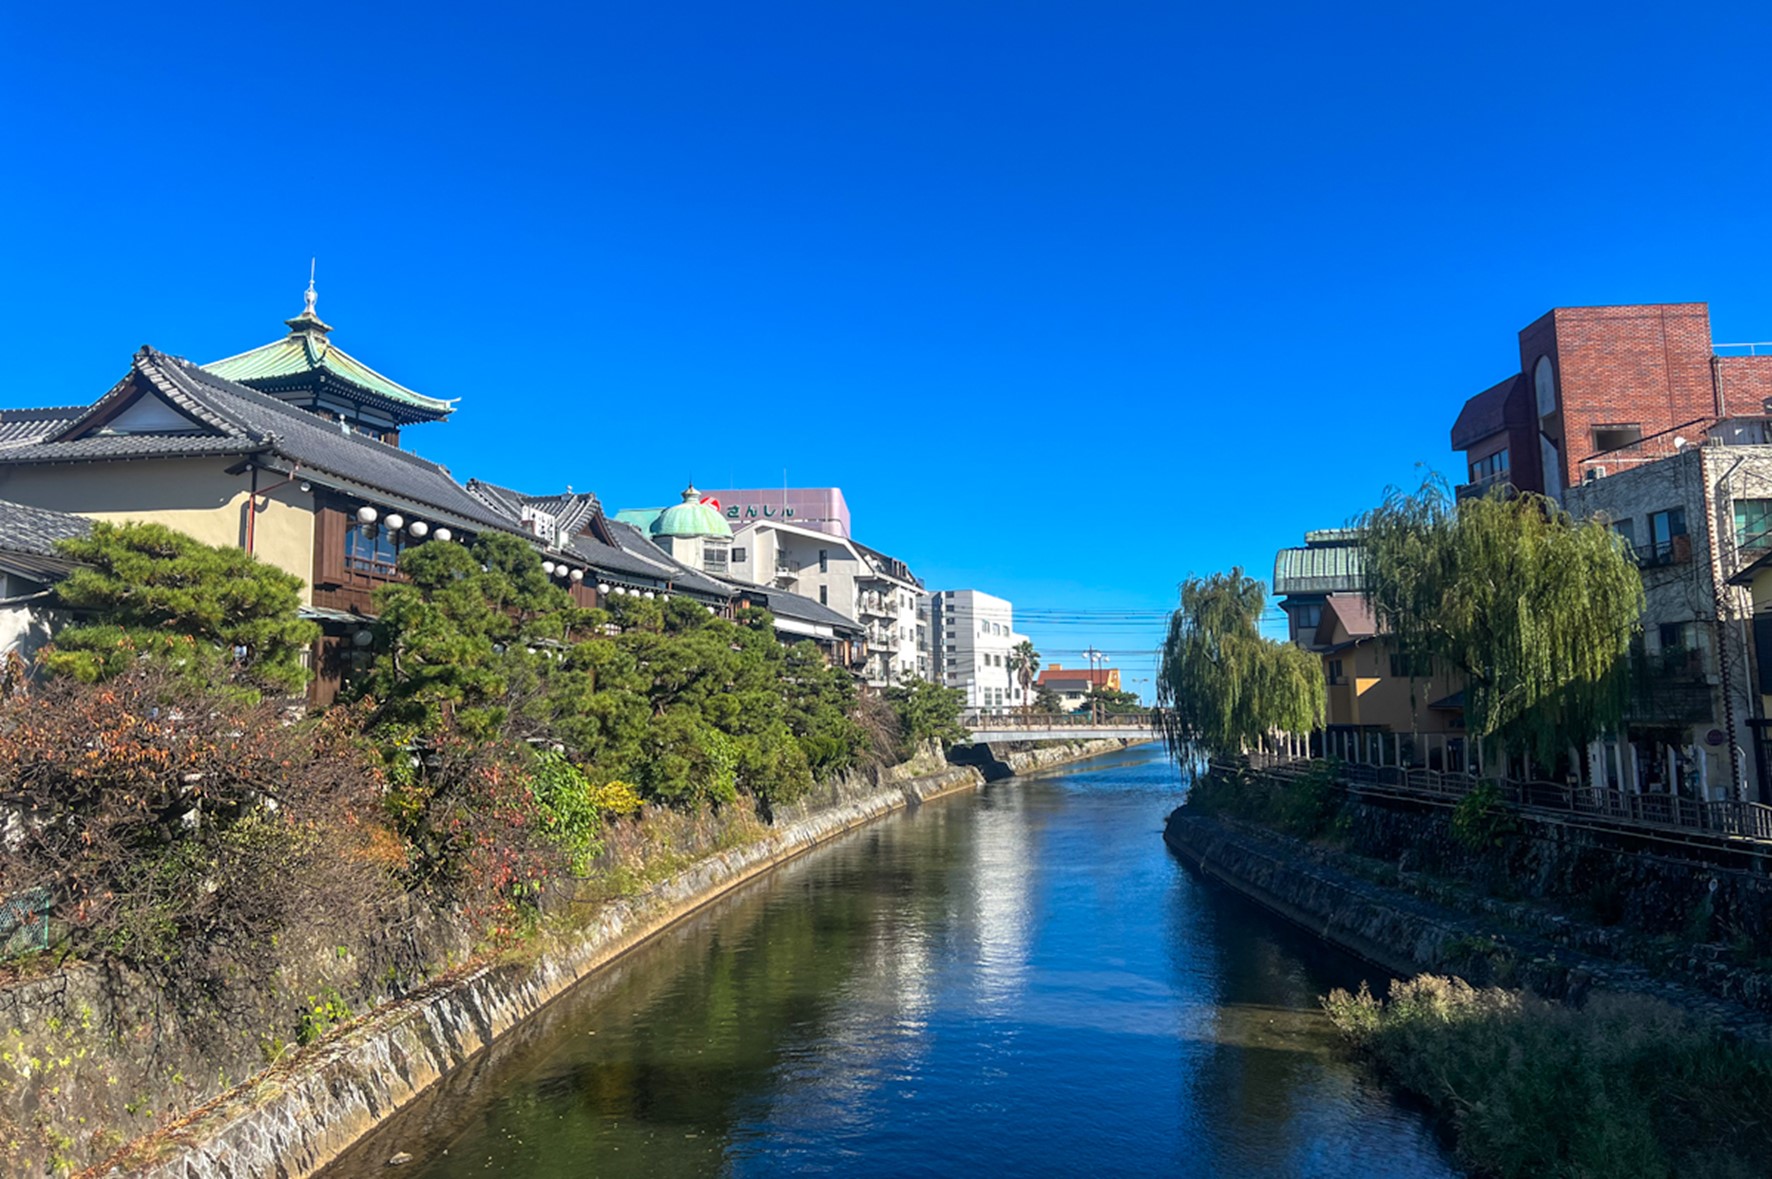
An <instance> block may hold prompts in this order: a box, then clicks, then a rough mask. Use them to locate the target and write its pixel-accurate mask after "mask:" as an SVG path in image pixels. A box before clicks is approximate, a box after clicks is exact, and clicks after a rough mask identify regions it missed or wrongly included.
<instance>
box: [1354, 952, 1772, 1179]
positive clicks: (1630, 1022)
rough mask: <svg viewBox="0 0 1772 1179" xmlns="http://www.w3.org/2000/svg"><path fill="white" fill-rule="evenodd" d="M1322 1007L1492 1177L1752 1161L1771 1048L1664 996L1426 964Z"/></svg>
mask: <svg viewBox="0 0 1772 1179" xmlns="http://www.w3.org/2000/svg"><path fill="white" fill-rule="evenodd" d="M1324 1007H1325V1009H1326V1010H1327V1011H1328V1013H1329V1017H1330V1019H1331V1020H1332V1021H1333V1022H1334V1023H1335V1025H1336V1027H1337V1028H1339V1029H1340V1030H1341V1031H1342V1033H1343V1034H1344V1035H1346V1036H1347V1037H1348V1039H1349V1040H1350V1041H1351V1042H1352V1044H1353V1045H1354V1047H1355V1048H1356V1050H1358V1051H1359V1052H1361V1053H1362V1054H1364V1055H1366V1056H1367V1057H1369V1058H1370V1059H1372V1060H1373V1061H1374V1062H1375V1063H1376V1064H1377V1065H1378V1066H1379V1067H1380V1068H1381V1069H1382V1070H1384V1071H1385V1072H1386V1073H1387V1074H1389V1075H1390V1076H1391V1077H1393V1078H1394V1079H1395V1080H1396V1082H1397V1083H1398V1084H1399V1085H1401V1086H1402V1087H1403V1088H1405V1089H1407V1090H1409V1091H1410V1092H1413V1093H1416V1094H1418V1095H1420V1096H1421V1097H1423V1098H1425V1099H1426V1100H1427V1101H1428V1103H1429V1104H1430V1105H1432V1107H1433V1108H1434V1109H1435V1111H1436V1112H1438V1113H1439V1114H1440V1115H1441V1116H1442V1117H1444V1118H1445V1119H1446V1120H1447V1121H1448V1122H1449V1123H1450V1125H1451V1126H1452V1127H1453V1129H1454V1131H1455V1134H1456V1140H1457V1149H1458V1153H1459V1155H1460V1157H1461V1158H1462V1159H1463V1160H1464V1161H1465V1162H1466V1163H1467V1164H1468V1165H1469V1166H1470V1167H1471V1168H1472V1169H1473V1170H1475V1171H1477V1172H1479V1173H1482V1174H1485V1175H1495V1176H1499V1177H1501V1179H1514V1177H1520V1179H1526V1177H1532V1179H1540V1177H1551V1179H1556V1177H1567V1179H1576V1177H1584V1179H1585V1177H1598V1176H1605V1177H1607V1179H1651V1177H1654V1179H1660V1177H1664V1176H1681V1177H1683V1179H1684V1177H1698V1179H1707V1177H1712V1176H1714V1177H1718V1179H1722V1177H1734V1176H1744V1177H1745V1176H1748V1175H1758V1174H1763V1173H1764V1169H1763V1165H1764V1157H1763V1156H1764V1150H1765V1142H1766V1132H1767V1131H1766V1128H1767V1127H1768V1126H1772V1054H1769V1053H1768V1052H1767V1051H1766V1050H1765V1049H1764V1048H1761V1047H1758V1046H1749V1045H1747V1044H1744V1043H1742V1042H1740V1041H1737V1040H1734V1039H1731V1038H1730V1037H1728V1036H1727V1035H1725V1034H1724V1033H1723V1032H1722V1031H1721V1030H1720V1029H1718V1028H1717V1027H1715V1026H1714V1025H1711V1024H1709V1023H1706V1022H1704V1021H1702V1020H1700V1019H1697V1018H1695V1017H1693V1016H1690V1015H1688V1014H1686V1013H1685V1012H1683V1011H1681V1010H1679V1009H1678V1008H1676V1007H1673V1006H1671V1005H1669V1004H1667V1003H1663V1002H1660V1001H1658V1000H1654V999H1649V998H1644V997H1640V996H1627V995H1605V994H1602V995H1596V996H1595V997H1594V998H1593V999H1591V1000H1590V1001H1589V1002H1588V1003H1587V1004H1586V1006H1584V1007H1580V1008H1572V1007H1567V1006H1563V1005H1561V1004H1556V1003H1550V1002H1547V1001H1546V1000H1543V999H1540V998H1538V997H1536V996H1534V995H1530V994H1527V993H1524V992H1520V991H1506V990H1500V989H1497V988H1485V989H1480V990H1479V989H1476V988H1473V987H1471V986H1469V985H1468V984H1466V983H1465V982H1463V981H1462V980H1460V979H1456V978H1444V977H1439V976H1435V975H1422V976H1420V977H1418V978H1415V979H1412V980H1410V981H1408V982H1399V983H1396V984H1394V985H1393V986H1392V989H1391V997H1390V999H1389V1001H1388V1002H1387V1001H1380V1000H1378V999H1376V998H1374V997H1373V995H1372V993H1371V992H1370V991H1369V990H1368V989H1367V988H1366V987H1364V986H1362V987H1361V988H1360V991H1359V993H1358V994H1354V995H1350V994H1348V993H1347V992H1346V991H1340V990H1338V991H1335V992H1334V993H1332V994H1331V995H1330V996H1329V997H1328V998H1327V999H1326V1000H1324Z"/></svg>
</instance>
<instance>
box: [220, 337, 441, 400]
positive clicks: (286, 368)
mask: <svg viewBox="0 0 1772 1179" xmlns="http://www.w3.org/2000/svg"><path fill="white" fill-rule="evenodd" d="M203 368H204V369H205V370H206V371H208V372H211V373H214V374H215V375H216V376H218V377H221V378H222V379H223V380H228V381H235V382H245V381H255V380H277V379H279V378H287V377H302V376H311V375H313V374H315V373H322V374H325V375H328V376H331V377H333V378H335V379H337V380H339V381H341V382H343V383H344V384H346V385H349V386H351V387H352V388H353V389H355V390H358V391H361V392H363V393H367V394H370V395H372V396H375V397H379V398H383V399H385V400H387V401H390V402H392V403H394V404H395V405H397V406H401V407H405V408H408V409H420V410H424V411H425V412H426V413H427V414H433V415H438V416H444V415H447V414H449V413H451V412H453V411H454V409H455V404H454V402H452V401H444V400H440V399H439V398H435V397H426V396H425V395H424V394H422V393H419V392H417V391H415V390H412V389H408V388H407V387H406V386H405V385H402V384H400V383H399V382H398V381H395V380H393V379H391V378H389V377H386V376H383V375H382V374H381V373H379V372H377V371H375V370H374V369H372V368H370V367H369V366H368V365H367V364H364V363H363V362H362V361H360V360H358V359H357V358H356V357H354V356H352V355H350V354H349V353H348V352H345V351H344V350H343V349H341V348H339V347H338V346H337V345H335V344H333V343H332V342H331V341H330V340H328V339H327V338H326V337H325V335H324V334H322V333H320V332H294V333H291V334H290V335H288V336H285V337H284V338H283V339H281V340H273V341H272V342H271V343H269V344H265V345H263V346H262V347H258V348H253V349H251V350H250V351H247V352H241V353H239V354H237V355H235V356H228V357H224V358H223V359H221V360H217V361H212V362H211V363H209V364H206V365H204V366H203Z"/></svg>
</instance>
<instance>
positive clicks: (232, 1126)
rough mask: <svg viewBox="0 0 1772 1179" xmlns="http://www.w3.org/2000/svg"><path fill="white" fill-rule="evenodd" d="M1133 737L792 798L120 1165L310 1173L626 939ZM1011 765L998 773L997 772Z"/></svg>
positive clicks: (195, 1172)
mask: <svg viewBox="0 0 1772 1179" xmlns="http://www.w3.org/2000/svg"><path fill="white" fill-rule="evenodd" d="M1129 744H1132V742H1128V741H1122V740H1117V739H1116V740H1093V741H1077V742H1064V743H1056V744H1052V745H1046V746H1041V747H1039V748H1007V749H1002V750H1001V751H1000V753H998V752H991V753H990V756H989V761H990V762H991V763H992V764H993V770H994V771H996V772H993V773H992V774H990V775H987V774H986V773H985V772H983V770H982V769H981V768H980V767H979V766H977V765H949V764H947V763H946V762H944V761H943V760H942V759H941V757H940V755H939V754H938V753H936V752H934V751H933V750H924V751H922V752H921V753H919V755H918V756H917V757H916V758H914V759H912V760H911V761H910V762H908V763H906V764H905V765H903V766H899V767H895V768H894V769H892V770H888V771H886V772H885V773H884V774H883V775H882V776H881V780H880V781H878V782H876V781H873V780H871V779H867V778H861V777H854V778H849V779H845V780H842V781H840V782H837V783H834V784H832V785H830V786H828V787H825V788H823V789H822V790H820V791H819V792H818V793H817V794H816V795H815V796H814V797H813V798H811V799H809V800H807V801H804V802H801V803H799V804H796V805H795V806H793V807H787V808H782V810H781V811H780V812H778V813H777V814H776V816H775V824H774V827H773V828H772V830H771V831H770V832H769V834H768V835H767V836H766V837H765V838H764V839H762V840H760V841H758V842H756V843H753V844H749V845H747V846H745V847H742V848H738V849H735V850H732V851H728V852H723V853H720V854H717V855H714V856H711V857H708V858H706V859H704V860H701V861H699V862H698V863H696V864H695V865H693V866H692V867H690V868H688V869H686V870H685V871H684V872H682V873H680V874H678V875H676V876H674V877H672V878H671V879H670V880H669V881H667V882H665V883H664V884H662V885H660V886H659V887H657V888H655V889H653V890H652V891H650V892H648V893H646V894H645V895H643V896H641V897H637V898H633V899H630V900H625V901H615V902H611V903H609V904H607V905H605V906H604V907H603V908H602V909H601V910H600V911H599V913H598V915H597V917H596V919H595V920H594V922H593V923H592V924H591V925H590V926H589V927H587V928H584V929H581V930H579V931H576V932H575V933H574V934H573V936H571V937H570V938H569V939H562V940H558V941H555V942H553V943H550V944H548V945H546V946H544V947H542V948H541V949H540V950H539V951H538V952H537V953H536V954H535V955H534V956H533V957H532V958H530V959H529V960H527V961H525V962H524V963H522V964H519V965H507V966H499V967H487V968H483V969H480V970H476V971H474V972H472V973H470V974H468V975H466V976H463V977H459V978H454V979H450V980H449V981H447V982H443V983H439V984H436V985H434V986H431V987H428V988H425V989H423V990H420V991H418V992H416V993H414V994H412V995H410V996H408V997H406V998H405V999H402V1000H400V1001H398V1002H396V1003H393V1004H389V1005H387V1006H385V1007H383V1008H381V1009H380V1010H378V1011H376V1012H375V1013H373V1014H372V1015H371V1016H369V1017H368V1018H367V1019H365V1020H363V1021H361V1022H359V1023H356V1024H354V1025H352V1026H351V1027H350V1028H348V1029H346V1030H345V1031H343V1032H341V1033H338V1034H336V1035H335V1036H333V1037H331V1038H329V1039H326V1040H323V1041H322V1042H321V1043H319V1044H318V1045H316V1046H314V1047H313V1048H311V1049H309V1050H307V1051H305V1052H303V1053H301V1054H300V1055H299V1056H298V1057H296V1058H295V1059H293V1060H291V1061H290V1062H289V1063H287V1064H285V1065H281V1066H278V1067H276V1068H274V1069H271V1070H269V1071H267V1072H266V1073H264V1074H263V1075H261V1076H259V1077H256V1078H254V1079H253V1080H252V1081H251V1082H249V1083H247V1084H245V1085H242V1086H239V1087H238V1088H236V1089H235V1090H233V1091H231V1092H229V1093H227V1094H225V1095H224V1096H223V1097H221V1098H220V1099H218V1100H217V1101H215V1102H212V1103H211V1104H210V1105H209V1106H208V1107H206V1108H205V1109H204V1110H203V1111H201V1112H200V1114H199V1115H198V1116H197V1117H195V1118H193V1119H192V1120H191V1121H190V1122H189V1123H188V1124H186V1125H185V1126H183V1127H181V1128H180V1129H179V1130H178V1131H177V1132H176V1133H173V1134H163V1135H160V1136H158V1137H157V1138H155V1139H152V1140H150V1141H149V1143H148V1144H147V1145H146V1146H144V1147H143V1148H142V1150H141V1151H140V1152H139V1153H138V1154H136V1155H133V1156H128V1161H127V1162H125V1163H122V1164H120V1165H118V1166H116V1167H115V1168H113V1169H112V1170H111V1171H110V1172H109V1174H110V1175H112V1176H122V1175H126V1174H127V1175H140V1176H147V1177H150V1179H206V1177H210V1176H214V1177H216V1179H220V1177H223V1176H226V1177H229V1179H238V1177H240V1176H249V1175H278V1176H302V1175H310V1174H313V1173H314V1172H315V1171H317V1170H318V1169H319V1168H321V1167H322V1166H324V1165H325V1164H326V1163H327V1162H329V1161H331V1160H332V1159H334V1158H336V1157H337V1156H338V1155H339V1154H340V1153H341V1152H343V1151H344V1150H345V1148H347V1147H349V1146H350V1145H351V1144H352V1143H354V1142H355V1141H357V1139H358V1138H360V1137H361V1136H362V1135H364V1134H365V1133H367V1132H368V1131H369V1130H370V1129H372V1128H373V1127H374V1126H375V1125H376V1124H377V1123H379V1122H380V1121H382V1120H383V1119H385V1118H386V1117H387V1116H388V1115H390V1114H391V1113H393V1112H394V1111H395V1110H396V1109H398V1108H400V1107H401V1106H402V1105H404V1104H406V1103H407V1102H408V1101H410V1100H411V1099H412V1098H414V1097H415V1096H417V1095H418V1094H419V1093H420V1092H422V1091H423V1090H424V1089H425V1088H426V1087H427V1086H429V1085H430V1084H432V1083H433V1082H435V1081H436V1080H438V1079H439V1078H441V1077H442V1076H443V1075H444V1074H445V1073H447V1072H449V1071H450V1070H452V1069H454V1068H456V1067H458V1066H460V1065H461V1064H463V1063H464V1062H466V1061H468V1060H469V1059H470V1058H472V1057H474V1056H475V1055H476V1054H477V1053H479V1052H480V1051H481V1050H482V1049H484V1048H485V1047H486V1046H487V1045H488V1044H490V1043H491V1042H492V1041H493V1040H494V1039H495V1038H496V1037H498V1036H499V1035H500V1034H501V1033H503V1032H505V1031H508V1030H509V1029H510V1028H512V1027H514V1026H515V1025H516V1024H518V1023H519V1022H521V1021H522V1020H524V1019H526V1018H527V1017H529V1016H530V1015H532V1014H534V1013H535V1012H536V1011H537V1010H539V1009H540V1008H541V1007H542V1006H543V1005H544V1004H546V1003H547V1002H548V1001H549V1000H551V999H553V998H554V997H555V996H557V995H559V994H561V993H562V992H563V991H565V990H566V989H567V988H569V987H571V986H572V985H573V984H574V983H575V982H577V981H579V980H580V979H582V978H584V977H585V976H586V975H588V974H589V973H591V972H592V971H594V970H596V969H597V968H598V967H599V966H601V965H603V964H605V963H607V962H609V961H611V960H612V959H614V958H615V957H617V956H618V955H620V954H622V953H623V952H625V951H626V950H628V949H630V948H632V947H633V946H635V945H637V944H638V943H640V942H641V941H644V940H645V939H646V938H648V937H650V936H652V935H653V934H655V933H657V932H659V931H660V930H662V929H664V928H665V927H666V926H668V925H670V924H672V923H673V922H675V921H677V920H678V919H680V918H682V917H684V916H686V915H687V914H688V913H690V912H692V911H693V910H695V909H697V908H699V907H701V906H702V905H705V904H707V903H708V902H709V901H712V900H714V899H715V898H717V897H719V896H720V895H722V894H724V893H726V892H728V891H730V890H731V889H733V888H734V887H736V886H738V885H739V884H741V883H743V882H744V881H746V880H748V879H750V878H751V877H753V876H756V875H758V874H759V873H762V872H765V871H767V870H768V869H769V868H771V867H773V866H775V865H776V864H779V863H782V862H783V861H785V860H788V859H790V858H792V857H794V856H796V855H798V854H800V853H801V852H803V851H806V850H808V849H809V848H811V847H814V846H816V845H817V844H819V843H822V842H824V841H825V840H828V839H830V838H832V837H834V836H836V835H838V834H841V833H842V832H844V831H847V830H849V829H850V828H853V827H856V826H859V825H861V824H863V823H866V822H869V821H870V820H872V819H875V818H878V817H880V816H882V815H885V814H887V813H889V812H891V811H893V810H898V809H902V808H904V807H906V806H915V805H918V804H920V803H921V802H924V801H927V800H929V799H932V798H936V797H939V796H942V795H946V794H951V793H955V792H959V791H964V790H970V789H976V788H977V787H978V786H980V785H981V784H982V783H983V782H984V781H985V780H986V779H987V777H990V778H992V779H993V780H994V779H995V778H999V777H1003V776H1006V774H1007V773H1015V772H1027V771H1030V770H1033V769H1044V768H1047V767H1050V766H1055V765H1061V764H1064V763H1066V762H1072V761H1078V760H1082V759H1084V758H1088V757H1093V756H1096V755H1097V754H1100V753H1104V752H1111V751H1113V750H1117V749H1120V748H1123V747H1125V746H1126V745H1129ZM997 767H1001V770H997Z"/></svg>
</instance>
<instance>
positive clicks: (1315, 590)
mask: <svg viewBox="0 0 1772 1179" xmlns="http://www.w3.org/2000/svg"><path fill="white" fill-rule="evenodd" d="M1364 562H1365V556H1364V553H1363V552H1362V550H1361V549H1360V547H1359V546H1358V545H1351V544H1342V545H1323V546H1308V547H1306V548H1299V549H1281V550H1280V551H1279V552H1278V553H1277V554H1275V556H1274V584H1273V591H1274V596H1275V597H1285V596H1286V595H1288V594H1332V593H1340V592H1346V591H1350V590H1357V589H1359V588H1360V585H1361V582H1362V569H1363V567H1364Z"/></svg>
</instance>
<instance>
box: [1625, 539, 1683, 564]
mask: <svg viewBox="0 0 1772 1179" xmlns="http://www.w3.org/2000/svg"><path fill="white" fill-rule="evenodd" d="M1632 555H1634V556H1635V557H1636V560H1637V566H1638V567H1639V568H1642V569H1656V568H1659V567H1661V566H1663V565H1684V564H1685V563H1686V562H1688V561H1690V560H1691V559H1692V538H1691V537H1689V536H1675V537H1671V538H1669V539H1667V540H1652V541H1650V542H1649V543H1648V544H1640V545H1637V546H1636V548H1635V549H1634V550H1633V551H1632Z"/></svg>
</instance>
